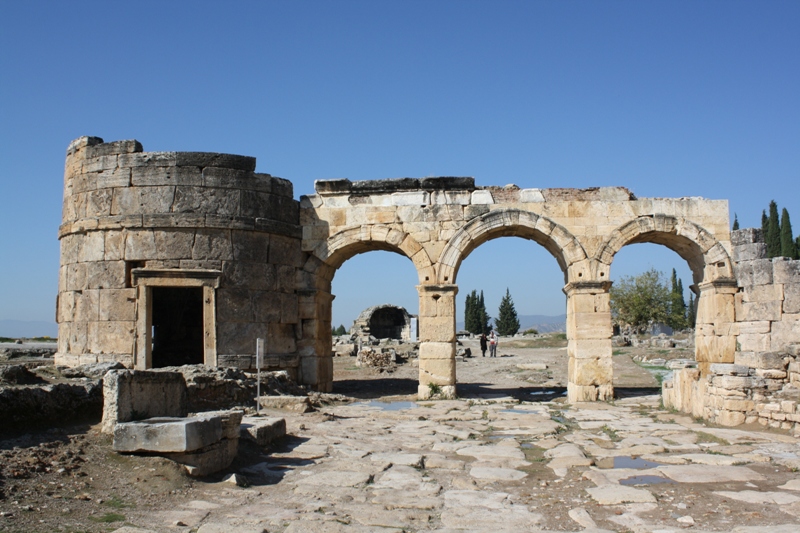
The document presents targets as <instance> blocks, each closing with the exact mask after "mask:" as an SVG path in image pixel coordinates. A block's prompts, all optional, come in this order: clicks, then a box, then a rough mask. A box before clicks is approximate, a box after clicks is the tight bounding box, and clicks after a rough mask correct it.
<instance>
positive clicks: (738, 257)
mask: <svg viewBox="0 0 800 533" xmlns="http://www.w3.org/2000/svg"><path fill="white" fill-rule="evenodd" d="M766 256H767V245H766V244H764V243H763V242H756V243H752V244H742V245H738V246H737V245H734V247H733V255H732V257H731V259H733V260H734V261H735V262H739V261H752V260H754V259H764V258H765V257H766Z"/></svg>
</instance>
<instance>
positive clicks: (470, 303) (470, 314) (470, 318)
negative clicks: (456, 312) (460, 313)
mask: <svg viewBox="0 0 800 533" xmlns="http://www.w3.org/2000/svg"><path fill="white" fill-rule="evenodd" d="M475 294H476V291H474V290H473V291H472V292H471V293H469V294H467V299H466V301H465V302H464V329H465V330H467V331H469V332H470V333H478V331H477V330H476V323H475V298H476V296H475Z"/></svg>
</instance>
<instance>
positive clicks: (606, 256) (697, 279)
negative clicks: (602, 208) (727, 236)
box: [594, 214, 733, 285]
mask: <svg viewBox="0 0 800 533" xmlns="http://www.w3.org/2000/svg"><path fill="white" fill-rule="evenodd" d="M644 242H649V243H654V244H661V245H664V246H666V247H667V248H669V249H671V250H673V251H674V252H675V253H677V254H678V255H679V256H681V257H682V258H683V259H684V260H685V261H686V262H687V263H688V264H689V268H690V269H691V270H692V278H693V281H694V284H695V285H699V284H700V283H702V282H704V281H705V282H709V281H715V280H717V279H732V278H733V269H732V266H731V259H730V256H729V255H728V252H727V251H726V250H725V248H724V247H723V246H722V244H721V243H720V242H719V241H718V240H717V239H716V238H715V237H714V235H712V234H711V233H710V232H709V231H707V230H706V229H704V228H702V227H701V226H698V225H697V224H695V223H694V222H691V221H689V220H686V219H685V218H678V217H673V216H670V215H660V214H655V215H643V216H640V217H637V218H635V219H633V220H631V221H630V222H628V223H626V224H624V225H622V226H620V227H619V228H617V229H615V230H614V231H612V232H611V235H610V236H609V238H608V240H607V241H606V242H605V243H604V244H603V245H602V246H600V248H599V249H598V251H597V253H596V254H595V257H594V259H596V260H597V261H598V262H599V263H601V264H602V265H605V268H608V267H610V266H611V263H612V262H613V260H614V256H615V255H616V254H617V252H619V251H620V250H621V249H622V247H623V246H627V245H628V244H636V243H644Z"/></svg>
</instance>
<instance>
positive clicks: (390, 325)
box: [331, 250, 419, 398]
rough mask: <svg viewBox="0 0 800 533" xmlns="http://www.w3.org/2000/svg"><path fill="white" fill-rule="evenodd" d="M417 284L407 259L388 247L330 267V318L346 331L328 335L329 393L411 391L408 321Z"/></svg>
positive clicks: (413, 348)
mask: <svg viewBox="0 0 800 533" xmlns="http://www.w3.org/2000/svg"><path fill="white" fill-rule="evenodd" d="M418 283H419V281H418V276H417V272H416V270H415V268H414V266H413V264H412V263H410V262H409V261H408V259H407V258H406V257H404V256H403V255H401V254H398V253H389V252H388V251H382V250H373V251H370V252H369V253H366V252H362V253H359V254H357V255H354V256H352V257H351V258H349V259H347V260H346V261H344V262H343V263H342V264H341V265H340V266H339V268H337V269H336V271H335V275H334V276H333V279H332V282H331V293H332V294H333V296H334V299H333V302H332V310H331V318H332V321H331V323H332V324H333V328H335V329H339V328H340V327H341V326H343V328H342V329H344V330H345V331H346V333H345V334H344V335H338V336H332V339H331V346H332V353H333V361H332V363H333V364H332V369H333V376H332V377H333V392H335V393H339V394H346V395H348V396H354V397H359V398H376V397H384V396H405V395H413V394H415V393H416V392H417V381H418V379H417V374H418V370H417V367H416V365H415V363H416V357H417V355H418V343H416V342H415V341H416V339H414V341H412V339H411V338H410V336H411V335H410V334H411V325H410V322H411V317H412V316H414V317H415V316H416V315H417V312H418V307H419V298H418V295H417V290H416V285H417V284H418ZM354 288H356V290H354Z"/></svg>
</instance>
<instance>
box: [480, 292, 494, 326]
mask: <svg viewBox="0 0 800 533" xmlns="http://www.w3.org/2000/svg"><path fill="white" fill-rule="evenodd" d="M477 316H478V324H479V325H480V328H481V332H483V333H489V320H491V319H492V317H490V316H489V314H488V313H487V312H486V302H485V301H484V299H483V291H481V297H480V298H479V299H478V314H477Z"/></svg>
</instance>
